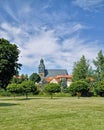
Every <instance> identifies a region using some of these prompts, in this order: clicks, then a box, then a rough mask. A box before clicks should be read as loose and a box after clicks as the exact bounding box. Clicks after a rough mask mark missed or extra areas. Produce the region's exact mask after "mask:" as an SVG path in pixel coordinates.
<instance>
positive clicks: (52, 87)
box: [43, 83, 61, 98]
mask: <svg viewBox="0 0 104 130" xmlns="http://www.w3.org/2000/svg"><path fill="white" fill-rule="evenodd" d="M43 91H44V92H45V93H48V94H50V95H51V98H52V97H53V93H57V92H60V91H61V88H60V85H59V84H56V83H49V84H46V85H45V86H44V90H43Z"/></svg>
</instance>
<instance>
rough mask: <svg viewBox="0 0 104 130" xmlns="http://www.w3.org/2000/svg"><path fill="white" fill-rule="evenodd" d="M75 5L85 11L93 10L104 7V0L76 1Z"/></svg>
mask: <svg viewBox="0 0 104 130" xmlns="http://www.w3.org/2000/svg"><path fill="white" fill-rule="evenodd" d="M73 3H74V4H75V5H77V6H79V7H81V8H83V9H84V10H93V9H96V8H99V7H103V6H104V0H75V1H74V2H73Z"/></svg>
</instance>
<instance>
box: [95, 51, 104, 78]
mask: <svg viewBox="0 0 104 130" xmlns="http://www.w3.org/2000/svg"><path fill="white" fill-rule="evenodd" d="M93 63H94V65H95V67H96V70H95V73H96V80H97V81H101V80H104V55H103V53H102V50H100V51H99V52H98V56H97V57H96V60H93Z"/></svg>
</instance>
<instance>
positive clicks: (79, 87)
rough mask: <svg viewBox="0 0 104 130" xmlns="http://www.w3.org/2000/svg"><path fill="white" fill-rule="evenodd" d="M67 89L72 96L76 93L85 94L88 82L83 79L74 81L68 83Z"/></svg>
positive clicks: (87, 89)
mask: <svg viewBox="0 0 104 130" xmlns="http://www.w3.org/2000/svg"><path fill="white" fill-rule="evenodd" d="M68 90H69V92H70V94H71V95H72V96H76V95H77V94H78V95H79V94H80V95H81V96H87V94H88V91H89V84H88V83H87V82H85V81H76V82H73V83H72V84H71V85H70V87H69V88H68Z"/></svg>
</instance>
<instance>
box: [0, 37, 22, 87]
mask: <svg viewBox="0 0 104 130" xmlns="http://www.w3.org/2000/svg"><path fill="white" fill-rule="evenodd" d="M19 53H20V51H19V50H18V47H17V46H16V45H15V44H10V42H9V41H7V40H5V39H3V38H2V39H0V86H1V87H2V88H4V89H6V86H7V85H8V83H9V81H10V79H11V78H12V77H13V75H15V74H17V73H18V69H20V67H21V64H19V63H17V62H18V57H19Z"/></svg>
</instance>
